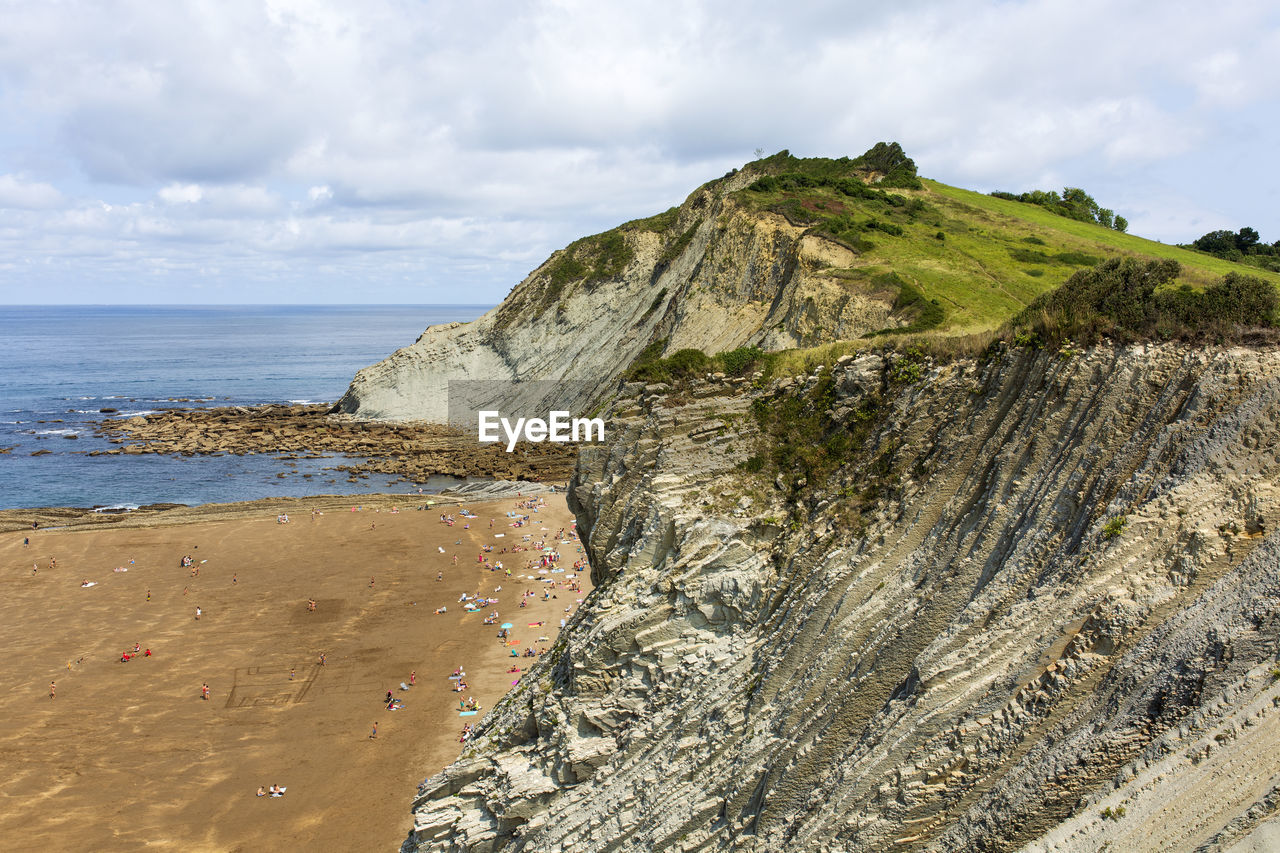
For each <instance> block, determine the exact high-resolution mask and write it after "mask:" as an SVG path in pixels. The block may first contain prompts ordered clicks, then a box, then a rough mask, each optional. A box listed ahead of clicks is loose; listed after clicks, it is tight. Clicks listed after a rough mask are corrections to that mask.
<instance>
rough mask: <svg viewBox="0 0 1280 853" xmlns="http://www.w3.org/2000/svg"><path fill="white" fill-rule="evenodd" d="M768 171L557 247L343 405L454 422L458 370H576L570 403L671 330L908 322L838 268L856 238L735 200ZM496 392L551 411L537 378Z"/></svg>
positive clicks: (588, 397) (795, 334)
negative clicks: (654, 217) (650, 217)
mask: <svg viewBox="0 0 1280 853" xmlns="http://www.w3.org/2000/svg"><path fill="white" fill-rule="evenodd" d="M755 177H759V175H757V174H754V173H752V172H751V171H749V170H744V171H742V172H737V173H734V174H731V175H729V176H726V177H725V178H722V179H721V180H719V181H714V182H712V183H710V184H708V185H706V186H705V187H703V188H701V189H699V190H697V191H696V192H694V193H693V194H692V195H691V196H690V197H689V199H688V200H687V201H686V202H685V203H684V204H683V205H682V206H681V207H680V208H679V210H678V212H676V213H675V215H674V216H673V217H664V218H661V219H662V224H661V225H646V224H643V223H641V224H629V225H627V226H623V227H622V228H620V229H617V230H616V233H615V232H608V233H609V235H614V237H615V239H616V240H617V241H621V242H617V243H613V244H608V243H607V241H601V240H595V242H592V241H593V238H588V239H587V240H586V241H579V244H581V245H579V244H574V246H571V247H569V248H567V249H564V250H561V251H560V252H557V253H556V254H555V255H552V257H551V258H550V259H548V261H547V262H546V263H544V264H543V265H542V266H540V267H539V268H538V269H536V270H534V271H533V272H532V273H530V274H529V276H528V278H526V279H525V280H524V281H523V282H521V283H520V284H519V285H517V286H516V288H515V289H514V290H512V292H511V294H509V295H508V297H507V299H506V300H504V301H503V303H502V304H501V305H499V306H498V307H496V308H494V309H493V310H492V311H490V312H489V313H487V314H485V315H484V316H483V317H481V318H479V319H478V320H476V321H474V322H472V323H450V324H446V325H441V326H432V327H430V328H428V329H427V330H426V331H425V332H424V333H423V334H422V336H421V337H419V338H418V340H417V341H416V342H415V343H414V344H412V345H411V346H407V347H404V348H403V349H399V350H397V351H396V352H395V353H393V354H392V355H391V356H389V357H388V358H386V359H384V360H383V361H381V362H378V363H377V364H374V365H371V366H369V367H366V368H364V369H362V370H360V371H359V372H358V373H357V374H356V376H355V379H354V380H353V381H352V383H351V386H350V388H349V389H348V390H347V392H346V394H345V395H343V397H342V399H341V400H339V401H338V404H337V405H336V406H335V411H337V412H342V413H346V414H349V415H353V416H355V417H359V418H370V419H384V420H426V421H433V422H438V423H444V422H446V421H447V419H448V383H449V381H450V380H470V381H473V380H503V381H504V382H527V381H529V380H572V381H576V382H579V383H581V384H580V385H579V386H575V387H569V386H560V387H559V388H558V389H557V390H558V392H559V396H558V397H557V398H556V399H557V405H565V406H568V407H569V408H571V409H577V410H585V409H586V408H587V406H588V405H589V404H590V403H591V402H593V401H595V400H597V399H598V398H599V396H600V393H601V391H602V390H605V389H611V388H612V387H613V386H614V384H615V382H616V380H617V379H618V377H619V376H620V375H621V374H622V373H623V372H624V371H625V370H626V369H627V367H628V366H629V365H630V364H631V363H632V361H633V360H634V359H635V357H636V356H637V355H638V354H639V353H640V352H641V351H642V350H643V349H644V348H645V347H646V346H648V345H649V344H650V343H652V342H654V341H657V340H660V339H661V340H665V341H666V342H667V343H666V347H665V350H666V351H667V352H674V351H676V350H679V349H682V348H686V347H691V348H695V349H701V350H703V351H705V352H707V353H716V352H721V351H724V350H730V349H734V348H736V347H739V346H743V345H759V346H761V347H763V348H765V349H783V348H789V347H796V346H812V345H814V344H817V343H821V342H825V341H831V340H838V339H848V338H856V337H858V336H859V335H862V334H863V333H865V332H868V331H872V330H876V329H882V328H886V327H893V326H896V325H900V323H899V322H897V321H895V320H894V319H892V318H891V317H890V311H891V308H892V304H893V300H894V298H895V296H896V295H897V294H896V293H893V292H880V291H877V290H876V289H875V288H874V287H872V286H870V285H869V284H868V283H867V282H866V281H865V280H862V281H855V280H850V279H848V278H841V277H840V276H838V275H837V274H836V273H835V270H838V269H840V268H846V267H849V266H850V265H851V264H852V263H853V261H854V259H855V257H856V255H855V253H854V252H853V251H852V250H851V249H849V248H847V247H846V246H844V245H842V244H840V243H837V242H834V241H831V240H827V239H824V238H822V237H819V236H816V235H814V234H810V233H807V229H806V228H803V227H799V226H795V225H792V224H790V223H789V222H788V221H787V220H786V219H785V218H784V217H782V216H779V215H777V214H772V213H767V212H759V211H754V210H751V209H748V208H747V207H745V206H743V205H741V204H739V203H737V202H736V201H735V199H734V198H732V197H731V194H732V193H734V192H736V191H738V190H741V189H742V188H743V187H745V186H746V185H747V184H749V183H750V182H751V181H752V180H753V179H754V178H755ZM646 222H647V221H646ZM651 229H657V230H651ZM598 236H602V237H603V236H606V235H598ZM605 245H609V246H612V247H613V250H614V251H615V252H616V255H617V257H618V258H622V259H625V265H624V266H622V268H621V269H618V270H616V271H615V270H612V269H606V271H605V272H604V273H603V274H599V275H597V274H596V272H595V271H593V270H592V269H591V268H590V267H591V264H593V263H597V262H598V261H599V259H600V257H601V256H602V253H607V250H606V249H602V248H601V246H605ZM606 266H607V265H606ZM570 270H577V272H574V273H573V274H571V273H570V272H569V271H570ZM566 278H567V279H568V280H566ZM491 393H492V397H489V398H486V400H485V404H486V405H487V406H488V407H491V408H495V409H498V410H499V411H504V412H524V413H531V412H532V413H537V412H539V411H545V401H544V400H542V399H540V398H539V396H538V393H539V391H538V390H537V389H532V388H525V389H521V388H513V387H501V386H499V385H497V384H496V383H495V385H494V387H493V390H492V392H491Z"/></svg>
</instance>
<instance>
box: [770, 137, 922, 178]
mask: <svg viewBox="0 0 1280 853" xmlns="http://www.w3.org/2000/svg"><path fill="white" fill-rule="evenodd" d="M751 169H752V170H753V171H756V172H763V173H765V174H766V175H791V176H801V177H804V178H808V179H812V180H839V179H843V178H859V179H863V180H872V181H874V182H875V183H876V184H878V185H879V186H882V187H897V188H901V189H919V188H920V179H919V178H918V177H917V175H916V164H915V161H914V160H912V159H911V158H910V157H908V156H907V154H906V152H905V151H903V150H902V146H901V145H899V144H898V143H896V142H877V143H876V144H875V145H873V146H872V147H871V148H869V149H868V150H867V151H866V153H864V154H863V155H862V156H861V157H855V158H852V159H850V158H849V157H839V158H836V159H831V158H828V157H792V156H791V152H790V151H787V150H785V149H784V150H782V151H779V152H778V153H777V154H774V155H773V156H772V157H765V158H763V159H760V160H756V161H754V162H753V163H751Z"/></svg>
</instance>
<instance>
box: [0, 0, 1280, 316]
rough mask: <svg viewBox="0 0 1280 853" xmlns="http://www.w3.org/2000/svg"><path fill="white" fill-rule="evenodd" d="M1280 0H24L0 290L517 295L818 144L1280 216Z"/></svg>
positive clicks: (2, 79) (1159, 220)
mask: <svg viewBox="0 0 1280 853" xmlns="http://www.w3.org/2000/svg"><path fill="white" fill-rule="evenodd" d="M1277 56H1280V0H1252V1H1251V2H1236V0H1219V2H1216V3H1214V4H1211V5H1210V4H1203V3H1191V2H1162V3H1151V2H1149V0H1142V2H1130V0H1108V1H1107V2H1105V3H1104V2H1100V0H1026V2H1018V0H999V1H998V2H996V0H955V2H923V1H922V0H899V2H894V3H886V2H883V0H877V2H862V0H846V2H817V1H815V2H807V0H792V2H788V3H769V2H756V0H733V2H727V0H726V2H720V0H680V2H664V0H653V1H651V2H647V3H644V4H640V3H614V2H602V0H586V2H577V1H576V0H556V2H537V1H536V0H535V2H521V3H512V2H510V0H505V2H491V1H490V0H473V1H472V2H467V3H443V2H426V0H415V1H414V2H409V0H362V2H360V3H351V2H348V0H333V2H329V0H308V1H307V2H301V0H269V2H242V0H201V2H183V0H165V2H160V3H157V2H155V0H140V2H111V0H96V2H76V0H46V2H30V0H0V304H18V303H25V304H129V303H144V304H146V303H149V304H211V303H231V304H235V303H274V304H290V303H303V304H305V303H390V304H397V303H407V304H425V303H463V304H494V303H496V302H498V301H500V300H501V299H502V297H503V296H504V295H505V294H506V293H507V292H508V291H509V290H510V289H511V287H513V286H514V285H516V284H517V283H518V282H519V281H520V280H521V279H523V278H524V277H525V276H526V275H527V274H528V273H529V272H530V271H531V270H533V269H534V268H536V267H537V266H538V265H539V264H540V263H541V262H542V261H543V260H545V259H546V257H547V256H548V255H549V254H550V253H551V252H553V251H554V250H556V249H557V248H560V247H562V246H564V245H565V244H567V243H569V242H571V241H572V240H574V239H576V238H578V237H580V236H583V235H586V234H591V233H596V232H599V231H602V230H605V229H608V228H611V227H613V226H614V225H617V224H619V223H621V222H624V221H627V220H629V219H634V218H637V217H641V216H648V215H651V214H654V213H658V212H660V211H662V210H665V209H666V208H668V207H670V206H672V205H674V204H678V203H680V202H681V201H682V200H683V199H684V198H685V197H686V196H687V195H688V194H689V192H690V191H692V190H693V189H694V188H695V187H697V186H698V185H700V184H702V183H704V182H706V181H708V180H711V179H713V178H716V177H719V176H721V175H723V174H724V173H725V172H727V171H729V170H730V169H733V168H736V167H740V166H741V165H742V164H744V163H746V162H748V161H750V160H752V159H755V156H756V155H755V153H754V152H755V151H757V150H763V151H764V152H765V153H766V154H771V153H773V152H775V151H778V150H781V149H784V148H785V149H788V150H790V151H791V153H792V154H795V155H797V156H830V157H839V156H844V155H849V156H856V155H858V154H861V153H862V152H863V151H865V150H866V149H868V148H870V147H871V146H872V145H874V144H875V143H876V142H878V141H881V140H884V141H895V140H896V141H897V142H899V143H901V145H902V146H903V148H904V149H905V150H906V151H907V153H908V154H909V155H910V156H911V157H913V158H914V159H915V161H916V163H917V165H918V167H919V171H920V174H921V175H923V176H925V177H929V178H934V179H936V180H940V181H943V182H944V183H948V184H952V185H956V186H961V187H966V188H969V189H975V190H979V191H984V192H986V191H990V190H995V189H1001V190H1009V191H1015V192H1019V191H1024V190H1029V189H1035V188H1041V189H1059V190H1060V189H1061V188H1062V187H1063V186H1079V187H1083V188H1085V189H1086V190H1087V191H1089V192H1090V194H1092V195H1093V197H1094V198H1095V199H1097V200H1098V202H1099V203H1100V204H1101V205H1103V206H1104V207H1109V208H1112V209H1114V210H1115V211H1116V212H1117V213H1119V214H1121V215H1123V216H1124V217H1126V218H1127V219H1128V220H1129V231H1130V233H1134V234H1138V235H1140V236H1144V237H1149V238H1151V239H1156V240H1161V241H1163V242H1166V243H1179V242H1190V241H1191V240H1193V239H1195V238H1196V237H1198V236H1200V235H1201V234H1203V233H1205V232H1207V231H1211V230H1215V229H1219V228H1228V229H1231V230H1237V229H1239V228H1240V227H1242V226H1245V225H1248V226H1251V227H1253V228H1255V229H1256V230H1257V231H1259V232H1260V234H1261V235H1262V238H1263V239H1264V240H1266V241H1267V242H1274V241H1277V240H1280V168H1277V166H1276V163H1275V155H1276V154H1277V152H1280V62H1278V61H1277V60H1276V59H1275V57H1277Z"/></svg>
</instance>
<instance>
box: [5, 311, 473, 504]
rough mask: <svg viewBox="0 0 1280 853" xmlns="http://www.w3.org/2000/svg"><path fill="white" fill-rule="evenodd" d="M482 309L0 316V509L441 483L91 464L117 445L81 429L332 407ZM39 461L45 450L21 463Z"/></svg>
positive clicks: (282, 468)
mask: <svg viewBox="0 0 1280 853" xmlns="http://www.w3.org/2000/svg"><path fill="white" fill-rule="evenodd" d="M488 307H489V306H459V305H395V306H382V305H380V306H371V307H365V306H333V305H324V306H279V307H276V306H231V307H229V306H208V307H187V306H183V307H168V306H163V307H137V306H50V307H43V306H0V448H11V449H10V450H9V452H8V453H3V454H0V509H9V508H14V507H31V506H83V507H89V506H137V505H141V504H148V503H162V502H169V503H185V504H197V503H208V502H224V501H234V500H251V499H255V498H261V497H272V496H280V495H289V496H301V495H310V494H360V493H367V492H375V491H377V492H381V491H403V492H409V491H413V492H415V493H416V491H417V488H418V487H422V488H424V489H434V488H437V487H439V486H441V485H447V484H448V483H450V482H452V481H445V480H440V481H433V482H430V483H415V484H405V483H398V484H396V485H395V486H392V485H391V480H390V478H387V477H385V476H379V475H372V476H371V477H370V478H369V479H368V480H361V481H360V483H359V484H355V483H348V482H347V480H346V474H345V473H343V472H335V471H329V470H324V469H325V468H326V467H330V466H333V465H336V464H342V463H343V462H344V461H345V460H344V459H343V458H342V457H334V458H331V459H320V460H303V459H299V460H293V461H294V464H293V465H288V464H286V463H285V462H283V461H279V460H277V459H275V458H274V457H273V456H270V455H265V454H263V455H256V456H220V457H204V456H192V457H183V456H157V455H150V454H148V455H143V456H96V457H91V456H88V455H87V454H88V452H89V451H92V450H95V449H98V450H105V449H108V448H111V447H114V446H116V445H112V444H110V443H109V442H107V441H106V440H104V439H100V438H96V437H94V435H93V431H92V428H91V426H90V422H91V421H97V420H105V419H109V418H125V417H131V416H133V415H136V414H140V413H145V412H151V411H157V410H160V409H164V408H171V407H178V408H195V407H202V406H231V405H237V406H250V405H258V404H262V403H287V402H310V403H317V402H323V403H332V402H334V401H335V400H337V399H338V397H340V396H342V393H343V392H344V391H345V390H346V388H347V385H348V384H349V383H350V381H351V377H352V376H354V375H355V372H356V371H357V370H359V369H360V368H361V367H365V366H366V365H369V364H373V363H374V362H376V361H379V360H381V359H383V358H385V357H386V356H388V355H390V354H391V352H392V351H393V350H395V349H397V348H398V347H402V346H407V345H408V344H411V343H413V341H414V340H415V339H416V338H417V337H418V335H420V334H421V333H422V331H423V329H425V328H426V327H427V326H429V325H433V324H436V323H446V322H451V321H455V320H456V321H469V320H473V319H475V318H476V317H478V316H480V315H481V314H482V313H484V312H485V311H486V310H488ZM182 398H185V399H186V400H187V401H188V402H179V400H180V399H182ZM101 409H116V410H117V411H116V412H114V413H103V412H101V411H100V410H101ZM67 436H75V438H74V439H69V438H67ZM39 450H48V451H50V452H49V453H48V454H46V455H40V456H32V455H31V454H32V453H35V452H37V451H39ZM281 472H285V473H287V474H288V476H286V477H284V478H279V477H277V476H276V475H277V474H278V473H281ZM308 473H309V474H311V475H312V476H311V477H309V478H307V477H303V476H302V475H303V474H308Z"/></svg>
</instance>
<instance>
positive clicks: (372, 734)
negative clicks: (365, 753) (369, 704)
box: [369, 720, 378, 740]
mask: <svg viewBox="0 0 1280 853" xmlns="http://www.w3.org/2000/svg"><path fill="white" fill-rule="evenodd" d="M377 736H378V721H377V720H374V721H373V731H372V732H370V733H369V739H370V740H373V739H374V738H376V737H377Z"/></svg>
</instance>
